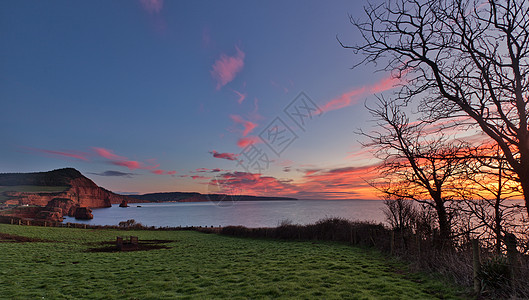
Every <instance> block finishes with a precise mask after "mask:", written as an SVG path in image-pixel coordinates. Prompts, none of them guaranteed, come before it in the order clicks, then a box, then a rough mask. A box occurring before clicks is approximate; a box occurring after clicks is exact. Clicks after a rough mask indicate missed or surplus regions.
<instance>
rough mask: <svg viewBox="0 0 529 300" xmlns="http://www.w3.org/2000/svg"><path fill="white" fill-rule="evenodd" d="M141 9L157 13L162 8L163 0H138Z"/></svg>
mask: <svg viewBox="0 0 529 300" xmlns="http://www.w3.org/2000/svg"><path fill="white" fill-rule="evenodd" d="M140 3H141V5H142V6H143V9H145V10H146V11H147V12H149V13H151V14H152V13H159V12H160V11H161V10H162V8H163V0H140Z"/></svg>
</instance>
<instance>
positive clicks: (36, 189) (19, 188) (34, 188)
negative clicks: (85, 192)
mask: <svg viewBox="0 0 529 300" xmlns="http://www.w3.org/2000/svg"><path fill="white" fill-rule="evenodd" d="M68 188H69V187H68V186H39V185H14V186H2V185H0V202H2V201H5V200H8V199H9V198H8V197H6V196H4V195H2V193H3V192H6V191H10V192H29V193H59V192H64V191H66V190H67V189H68Z"/></svg>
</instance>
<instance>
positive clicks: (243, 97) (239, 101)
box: [232, 89, 246, 104]
mask: <svg viewBox="0 0 529 300" xmlns="http://www.w3.org/2000/svg"><path fill="white" fill-rule="evenodd" d="M232 91H233V92H234V93H235V94H237V96H239V99H237V102H238V103H239V104H241V103H242V102H243V101H244V99H246V93H241V92H239V91H236V90H234V89H232Z"/></svg>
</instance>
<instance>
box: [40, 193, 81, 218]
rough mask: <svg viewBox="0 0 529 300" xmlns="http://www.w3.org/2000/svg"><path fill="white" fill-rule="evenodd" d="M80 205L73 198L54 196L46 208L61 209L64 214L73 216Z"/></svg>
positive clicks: (51, 209)
mask: <svg viewBox="0 0 529 300" xmlns="http://www.w3.org/2000/svg"><path fill="white" fill-rule="evenodd" d="M78 207H79V205H78V204H76V203H74V201H73V200H71V199H68V198H53V199H51V200H50V201H49V202H48V204H46V207H45V210H47V211H54V210H55V211H56V209H59V211H61V212H62V215H63V216H70V217H73V216H74V215H75V211H76V210H77V208H78Z"/></svg>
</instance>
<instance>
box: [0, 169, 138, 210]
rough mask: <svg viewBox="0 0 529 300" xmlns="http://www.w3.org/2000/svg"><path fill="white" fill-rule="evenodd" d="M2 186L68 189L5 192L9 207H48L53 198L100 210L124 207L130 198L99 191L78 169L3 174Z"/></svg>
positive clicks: (1, 175) (0, 177) (0, 178)
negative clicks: (11, 205)
mask: <svg viewBox="0 0 529 300" xmlns="http://www.w3.org/2000/svg"><path fill="white" fill-rule="evenodd" d="M0 185H5V186H15V185H38V186H61V185H64V186H66V187H67V189H66V190H65V191H63V192H57V193H31V192H5V193H4V195H5V196H7V197H9V198H10V199H9V200H7V201H6V202H5V203H6V204H15V205H24V204H29V205H39V206H46V205H48V202H50V201H51V200H52V199H54V198H67V199H71V200H72V201H73V203H74V204H75V205H77V206H79V207H88V208H101V207H110V206H111V204H114V203H121V202H122V201H123V200H127V199H128V197H126V196H122V195H118V194H114V193H112V192H110V191H108V190H105V189H103V188H100V187H99V186H97V185H96V184H95V183H94V182H93V181H92V180H90V179H88V178H86V177H85V176H83V175H82V174H81V173H80V172H79V171H77V170H75V169H71V168H68V169H59V170H54V171H50V172H41V173H27V174H0Z"/></svg>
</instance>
